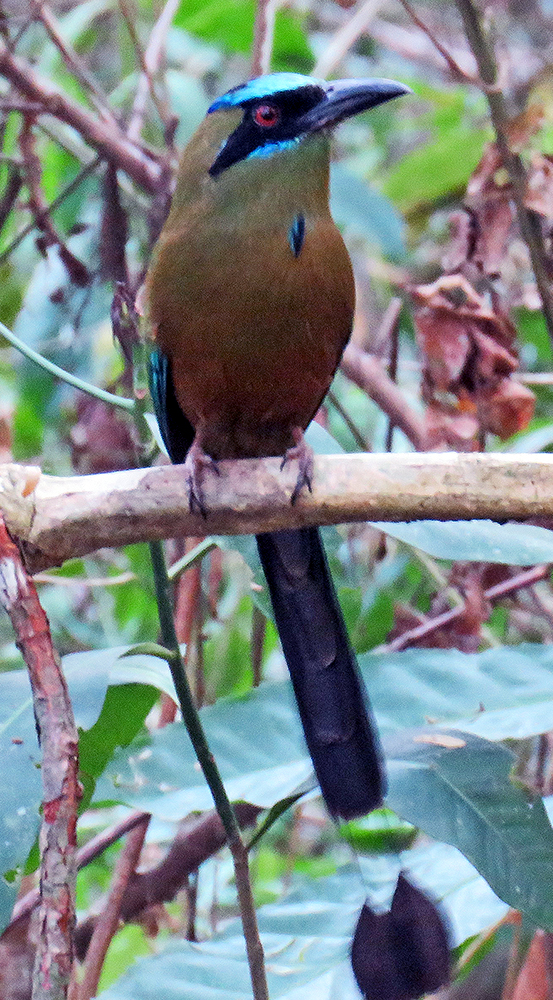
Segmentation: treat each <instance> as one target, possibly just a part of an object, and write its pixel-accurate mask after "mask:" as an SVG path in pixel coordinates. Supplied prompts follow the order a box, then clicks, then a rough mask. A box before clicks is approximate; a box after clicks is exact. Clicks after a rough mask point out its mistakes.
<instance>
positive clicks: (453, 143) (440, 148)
mask: <svg viewBox="0 0 553 1000" xmlns="http://www.w3.org/2000/svg"><path fill="white" fill-rule="evenodd" d="M489 137H490V136H489V133H488V132H486V131H484V130H476V129H473V128H470V127H467V126H466V125H462V124H457V123H456V124H455V127H454V128H447V129H441V130H440V132H439V134H437V135H436V137H435V138H434V139H433V140H432V141H431V142H429V143H426V144H424V145H418V146H416V148H415V149H413V150H412V151H411V152H410V153H407V154H406V155H405V156H402V157H401V159H400V160H398V162H397V163H396V164H395V165H394V166H393V168H392V169H391V170H390V172H389V173H388V176H387V177H386V179H385V182H384V191H385V193H386V194H387V195H388V197H389V198H391V199H392V201H393V202H395V204H396V205H398V206H399V207H400V208H401V209H402V211H404V212H409V211H413V210H416V209H418V208H421V207H425V206H428V205H429V204H432V203H433V202H435V201H438V200H439V199H440V198H443V197H446V196H451V195H452V194H453V193H455V192H456V191H464V190H465V188H466V186H467V181H468V179H469V177H470V175H471V174H472V172H473V170H474V169H475V167H476V166H477V164H478V162H479V160H480V157H481V156H482V152H483V149H484V146H485V143H486V141H487V140H488V139H489Z"/></svg>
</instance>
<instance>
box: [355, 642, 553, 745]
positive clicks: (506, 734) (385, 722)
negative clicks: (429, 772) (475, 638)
mask: <svg viewBox="0 0 553 1000" xmlns="http://www.w3.org/2000/svg"><path fill="white" fill-rule="evenodd" d="M359 663H360V665H361V668H362V672H363V677H364V679H365V683H366V685H367V689H368V691H369V693H370V697H371V700H372V703H373V706H374V708H375V711H376V714H377V718H378V722H379V725H380V727H381V729H382V730H384V731H386V732H393V731H394V730H397V729H405V728H410V727H412V726H421V725H424V723H425V722H426V720H427V719H428V718H429V717H430V718H432V719H435V720H436V721H437V724H438V725H440V724H441V723H443V722H448V723H449V724H450V725H455V726H456V728H461V729H464V730H466V731H467V732H473V733H475V734H477V735H480V736H484V737H486V738H487V739H493V740H500V739H508V738H512V739H522V738H524V737H528V736H533V735H535V734H537V733H541V732H546V731H547V730H548V729H550V728H551V718H552V714H553V646H551V645H540V644H538V643H521V644H520V645H519V646H501V647H498V648H497V649H486V650H484V651H483V652H481V653H470V654H469V653H461V652H460V651H459V650H457V649H448V650H441V649H407V650H405V651H404V652H402V653H365V654H363V655H362V656H360V657H359Z"/></svg>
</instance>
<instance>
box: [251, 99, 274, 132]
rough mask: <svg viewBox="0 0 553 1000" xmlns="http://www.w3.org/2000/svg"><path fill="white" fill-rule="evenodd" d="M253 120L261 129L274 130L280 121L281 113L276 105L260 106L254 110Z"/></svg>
mask: <svg viewBox="0 0 553 1000" xmlns="http://www.w3.org/2000/svg"><path fill="white" fill-rule="evenodd" d="M253 120H254V122H255V124H256V125H261V128H272V127H273V125H276V124H277V122H279V121H280V111H279V110H278V108H275V106H274V104H260V105H259V106H258V107H257V108H255V110H254V113H253Z"/></svg>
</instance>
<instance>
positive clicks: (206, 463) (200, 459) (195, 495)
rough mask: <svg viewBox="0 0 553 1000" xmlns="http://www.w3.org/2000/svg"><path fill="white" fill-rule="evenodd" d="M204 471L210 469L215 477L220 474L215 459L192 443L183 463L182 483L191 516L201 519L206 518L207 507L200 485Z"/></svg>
mask: <svg viewBox="0 0 553 1000" xmlns="http://www.w3.org/2000/svg"><path fill="white" fill-rule="evenodd" d="M204 469H211V471H212V472H214V473H215V475H217V476H219V475H220V474H221V473H220V469H219V466H218V465H217V462H216V461H215V459H214V458H212V457H211V455H208V454H207V452H205V451H204V450H203V448H202V446H201V445H200V444H198V443H197V442H196V441H194V442H193V443H192V445H191V447H190V448H189V450H188V454H187V456H186V460H185V462H184V481H185V483H186V491H187V493H188V506H189V508H190V513H191V514H201V515H202V517H203V518H207V515H208V507H207V505H206V503H205V499H204V491H203V484H202V480H203V473H204Z"/></svg>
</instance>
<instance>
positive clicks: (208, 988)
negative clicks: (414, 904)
mask: <svg viewBox="0 0 553 1000" xmlns="http://www.w3.org/2000/svg"><path fill="white" fill-rule="evenodd" d="M401 861H402V866H403V868H404V870H405V871H406V872H407V873H408V874H412V875H413V877H414V878H415V879H416V881H417V883H418V884H419V885H421V886H422V887H423V888H424V889H426V890H427V891H430V892H431V893H432V894H433V895H434V896H435V897H436V896H439V897H441V898H442V903H443V905H444V907H445V909H446V911H447V914H448V916H449V917H450V921H451V924H452V927H453V933H454V940H455V941H456V942H457V943H460V942H461V941H464V940H465V939H466V938H467V937H469V936H471V935H474V934H477V933H479V932H480V931H481V930H483V928H484V927H486V926H488V925H489V924H491V923H494V922H496V921H497V920H499V919H501V917H502V916H504V914H505V912H506V909H507V907H506V906H505V905H504V904H503V903H501V902H500V901H499V900H498V899H497V897H496V896H494V894H493V893H492V892H491V890H490V889H489V888H488V886H487V885H486V883H485V882H484V880H483V879H482V878H480V877H479V876H478V875H477V873H476V872H475V870H474V868H473V867H472V866H471V865H470V864H469V863H468V862H467V861H466V860H465V859H464V858H463V857H462V856H461V855H460V854H459V852H458V851H455V850H454V849H453V848H451V847H448V846H446V845H442V844H435V845H431V846H426V847H424V848H419V849H417V850H415V851H408V852H405V853H404V854H403V855H402V858H401ZM360 868H361V876H362V877H360V871H359V867H358V866H357V865H345V866H344V867H342V868H340V869H339V870H338V871H337V872H336V873H335V874H333V875H330V876H326V877H324V878H318V879H316V880H314V879H306V878H302V877H298V876H295V878H294V881H293V885H292V888H291V891H289V892H288V893H287V894H286V896H285V897H284V899H282V900H279V901H278V902H276V903H271V904H268V905H266V906H262V907H260V908H259V910H258V920H259V928H260V932H261V937H262V941H263V945H264V948H265V953H266V958H267V966H268V979H269V991H270V995H271V998H272V1000H313V998H314V997H316V998H317V1000H356V998H358V997H359V992H358V990H357V988H356V986H355V984H354V982H353V977H352V973H351V968H350V963H349V949H350V945H351V938H352V935H353V931H354V928H355V924H356V921H357V919H358V917H359V911H360V908H361V905H362V903H363V902H364V898H365V894H366V892H368V893H369V895H370V896H371V897H377V896H380V897H382V896H383V895H385V896H387V897H390V896H391V893H392V892H393V888H394V885H395V879H396V876H397V870H398V864H397V863H396V862H393V863H391V864H390V863H387V862H386V860H385V859H380V860H379V861H378V863H376V864H375V862H374V860H373V861H371V862H367V861H365V860H364V859H360ZM475 902H476V905H475ZM250 994H251V987H250V983H249V974H248V969H247V963H246V956H245V952H244V942H243V937H242V935H241V933H240V928H239V925H238V922H237V921H233V922H232V923H231V924H230V925H229V927H228V929H227V930H226V931H225V932H224V933H222V934H219V935H218V936H217V937H216V938H215V939H213V940H211V941H205V942H202V943H200V944H188V943H187V942H182V941H181V942H172V943H171V944H170V945H169V946H167V947H166V948H165V949H164V951H162V952H161V954H157V955H155V956H151V957H149V958H145V959H140V960H139V961H138V962H136V963H135V965H134V966H133V967H132V968H131V969H129V970H128V972H127V973H125V975H124V976H122V978H121V979H120V980H119V981H118V982H117V983H115V984H114V985H113V986H111V987H109V988H108V990H106V992H105V993H103V994H102V997H103V998H104V997H105V1000H136V998H137V997H140V998H141V1000H158V998H159V997H160V996H163V998H164V1000H208V998H209V1000H243V998H244V997H246V996H250Z"/></svg>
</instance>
